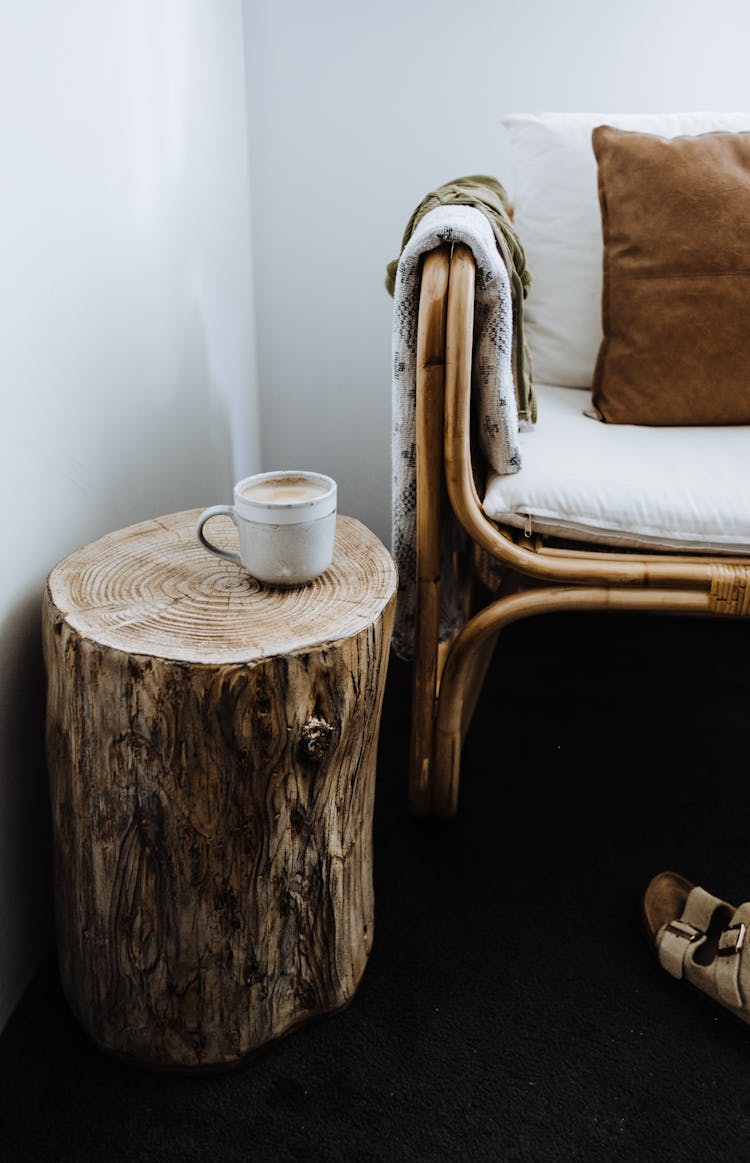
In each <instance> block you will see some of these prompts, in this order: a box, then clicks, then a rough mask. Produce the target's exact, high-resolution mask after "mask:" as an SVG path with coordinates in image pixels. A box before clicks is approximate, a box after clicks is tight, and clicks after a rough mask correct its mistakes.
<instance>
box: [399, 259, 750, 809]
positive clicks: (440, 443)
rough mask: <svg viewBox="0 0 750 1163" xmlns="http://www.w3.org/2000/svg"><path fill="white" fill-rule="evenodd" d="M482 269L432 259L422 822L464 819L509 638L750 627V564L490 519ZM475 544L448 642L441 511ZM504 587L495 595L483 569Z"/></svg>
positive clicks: (416, 793) (420, 671) (424, 339)
mask: <svg viewBox="0 0 750 1163" xmlns="http://www.w3.org/2000/svg"><path fill="white" fill-rule="evenodd" d="M474 283H475V266H474V256H473V254H472V252H471V250H470V249H469V248H468V247H467V246H465V245H463V244H456V245H454V246H453V247H451V246H449V245H445V246H441V247H439V248H436V249H435V250H433V251H431V252H430V253H429V254H427V255H426V256H425V257H424V259H423V266H422V278H421V287H420V299H419V315H418V329H417V377H416V425H417V516H416V545H417V561H416V577H417V580H416V595H415V600H416V629H415V638H414V661H413V669H412V692H411V693H412V711H411V742H410V750H411V754H410V765H409V804H410V809H411V812H412V813H413V814H414V815H415V816H436V817H442V818H451V817H453V816H455V815H456V812H457V809H458V797H459V783H460V773H461V752H462V748H463V743H464V740H465V738H466V734H467V732H468V729H469V727H470V724H471V721H472V717H473V714H474V711H475V709H476V705H477V700H478V698H479V696H480V693H481V691H482V688H483V683H484V680H485V678H486V676H487V671H488V668H489V666H490V664H491V660H492V657H493V653H494V649H495V646H496V643H497V641H498V637H499V635H500V633H501V631H502V630H503V628H504V627H506V626H508V625H509V624H510V623H512V622H516V621H518V620H520V619H522V618H528V617H531V616H532V615H535V614H545V613H550V612H553V611H562V610H584V611H585V610H588V611H597V610H599V611H600V610H628V611H651V612H656V613H667V612H670V613H675V614H683V615H691V614H693V615H706V616H715V617H747V616H748V614H749V613H750V555H748V556H747V557H737V556H732V557H726V556H723V555H722V556H718V555H717V556H713V555H703V554H691V555H687V554H675V553H662V552H657V551H651V552H648V551H641V550H638V551H632V552H631V551H625V552H623V551H621V550H619V549H618V548H617V547H614V546H606V545H603V546H587V545H584V544H579V545H577V546H570V545H565V544H559V543H557V542H553V541H552V539H545V538H543V537H539V536H534V537H533V538H527V537H524V536H523V535H521V536H519V533H518V531H517V530H513V529H510V528H504V527H502V526H500V525H498V524H496V523H495V522H493V521H491V520H490V519H489V518H488V517H487V516H486V515H485V513H484V511H483V509H482V504H481V500H480V490H481V488H482V483H483V480H484V470H483V467H482V464H481V459H480V457H479V456H478V454H477V451H476V442H475V441H474V440H473V439H472V410H471V378H472V377H471V371H472V341H473V318H474ZM442 504H449V505H450V506H451V508H452V510H453V513H454V514H455V516H456V518H457V519H458V521H459V522H460V524H461V525H462V526H463V528H464V530H465V531H466V533H467V535H468V542H469V546H470V554H469V557H468V563H467V562H464V563H463V576H464V581H463V582H462V587H463V594H464V600H465V607H466V614H467V619H466V622H465V625H464V626H463V627H462V629H461V630H460V631H459V632H457V633H456V634H455V635H454V636H453V637H452V638H451V639H449V640H448V641H442V642H441V641H440V633H439V630H440V627H439V611H440V556H441V555H440V535H441V526H442V518H441V505H442ZM482 560H484V562H485V564H489V566H490V568H491V569H494V570H496V571H497V572H498V573H499V574H500V575H501V576H502V579H503V580H502V584H501V586H500V588H499V589H498V590H496V591H495V593H493V594H492V595H491V596H490V597H489V598H487V597H486V596H485V595H486V594H487V593H488V592H489V591H488V590H487V589H486V587H485V586H483V585H477V584H476V582H477V580H478V579H480V578H481V569H480V568H479V564H480V563H481V561H482Z"/></svg>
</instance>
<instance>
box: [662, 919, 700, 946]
mask: <svg viewBox="0 0 750 1163" xmlns="http://www.w3.org/2000/svg"><path fill="white" fill-rule="evenodd" d="M665 932H666V933H674V935H675V937H682V938H684V940H685V941H688V942H692V941H697V940H698V938H699V937H705V933H704V932H703V930H702V929H696V928H695V926H694V925H689V924H688V923H687V921H670V922H669V924H668V925H667V927H666V929H665Z"/></svg>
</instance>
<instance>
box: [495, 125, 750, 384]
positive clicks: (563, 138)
mask: <svg viewBox="0 0 750 1163" xmlns="http://www.w3.org/2000/svg"><path fill="white" fill-rule="evenodd" d="M503 125H504V127H505V129H506V130H507V131H508V133H509V135H510V144H511V165H512V172H511V179H510V181H509V183H508V188H509V193H510V195H511V199H512V202H513V206H514V224H515V226H516V229H517V231H518V234H519V237H520V238H521V241H522V243H523V247H524V251H525V254H526V259H527V262H528V266H529V270H530V271H531V275H532V279H533V283H532V287H531V290H530V292H529V296H528V299H527V301H526V304H525V308H524V325H525V330H526V339H527V342H528V345H529V349H530V352H531V357H532V366H533V375H534V380H535V381H536V382H537V383H542V384H556V385H561V386H564V387H573V388H589V387H591V383H592V379H593V373H594V365H595V363H596V357H597V353H598V350H599V346H600V343H601V339H602V319H601V298H602V232H601V214H600V207H599V197H598V188H597V167H596V160H595V157H594V152H593V148H592V144H591V134H592V131H593V129H594V128H595V127H596V126H597V125H612V126H614V127H615V128H618V129H630V130H635V131H637V132H641V133H653V134H658V135H659V136H661V137H666V138H672V137H676V136H678V135H679V134H698V133H707V132H711V131H714V130H726V131H742V130H750V113H748V112H745V113H742V112H726V113H710V112H706V113H701V112H698V113H663V114H655V113H651V114H642V113H631V114H617V113H585V112H582V113H518V114H509V115H507V116H505V117H504V118H503Z"/></svg>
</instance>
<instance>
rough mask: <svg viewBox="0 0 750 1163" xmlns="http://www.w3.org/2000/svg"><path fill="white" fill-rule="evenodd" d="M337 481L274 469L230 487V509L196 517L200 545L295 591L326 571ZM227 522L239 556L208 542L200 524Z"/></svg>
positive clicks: (333, 530)
mask: <svg viewBox="0 0 750 1163" xmlns="http://www.w3.org/2000/svg"><path fill="white" fill-rule="evenodd" d="M336 494H337V488H336V482H335V481H334V480H333V478H332V477H329V476H324V475H323V474H322V473H318V472H309V471H307V470H306V469H278V470H277V471H275V472H262V473H256V474H255V475H254V476H249V477H245V478H244V479H243V480H241V481H238V482H237V484H236V485H235V486H234V505H212V506H211V507H210V508H208V509H204V510H203V512H202V513H201V515H200V517H199V518H198V522H197V524H196V527H195V534H196V537H197V538H198V541H199V542H200V544H201V545H202V546H203V547H204V548H205V549H208V550H210V552H211V553H216V554H218V555H219V556H220V557H225V558H227V559H228V560H229V561H234V562H237V564H238V565H242V566H243V567H244V568H245V569H246V570H247V572H248V573H249V574H251V575H252V576H253V577H254V578H257V579H258V581H261V582H265V583H266V585H273V586H299V585H304V584H305V583H306V582H309V581H312V580H313V578H316V577H318V575H319V574H321V573H323V572H324V571H325V570H326V569H328V567H329V565H330V564H331V561H332V560H333V545H334V538H335V533H336ZM219 516H225V517H230V518H231V519H232V521H234V523H235V525H236V526H237V530H238V532H239V538H240V551H239V553H235V552H233V551H232V550H230V549H221V548H219V546H218V545H214V544H213V543H212V542H210V541H209V540H208V538H207V537H206V534H205V532H204V525H205V524H206V522H208V521H210V520H211V518H212V517H219Z"/></svg>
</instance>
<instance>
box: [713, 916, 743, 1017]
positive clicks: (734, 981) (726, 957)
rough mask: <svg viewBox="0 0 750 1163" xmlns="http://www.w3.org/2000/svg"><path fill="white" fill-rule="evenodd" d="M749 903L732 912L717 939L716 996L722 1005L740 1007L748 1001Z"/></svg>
mask: <svg viewBox="0 0 750 1163" xmlns="http://www.w3.org/2000/svg"><path fill="white" fill-rule="evenodd" d="M748 930H750V903H745V904H742V905H740V906H739V908H738V909H736V910H735V913H734V915H733V917H732V923H731V925H728V926H727V928H726V929H725V930H724V932H723V933H722V934H721V936H720V937H719V947H718V950H717V952H716V963H715V965H716V969H715V978H714V980H715V982H716V993H717V994H718V996H719V998H720V1000H721V1001H723V1002H724V1003H725V1005H729V1006H734V1007H735V1008H741V1007H742V1006H744V1005H745V1000H746V999H747V998H750V953H748V947H749V946H750V932H748Z"/></svg>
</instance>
